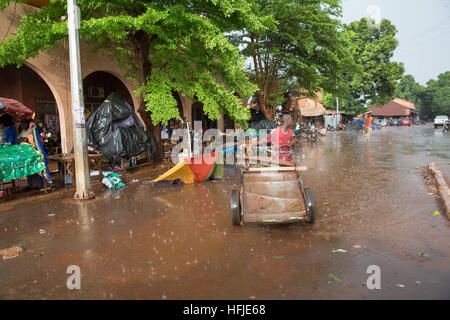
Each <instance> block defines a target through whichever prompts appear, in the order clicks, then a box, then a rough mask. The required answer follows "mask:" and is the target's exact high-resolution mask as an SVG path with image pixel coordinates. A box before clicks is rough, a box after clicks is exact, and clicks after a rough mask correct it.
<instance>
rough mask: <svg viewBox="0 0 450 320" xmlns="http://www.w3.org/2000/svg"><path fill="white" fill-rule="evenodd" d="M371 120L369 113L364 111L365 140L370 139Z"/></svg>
mask: <svg viewBox="0 0 450 320" xmlns="http://www.w3.org/2000/svg"><path fill="white" fill-rule="evenodd" d="M372 121H373V118H372V117H371V116H370V114H369V113H366V114H365V115H364V131H365V134H366V139H367V140H369V139H370V133H371V132H372Z"/></svg>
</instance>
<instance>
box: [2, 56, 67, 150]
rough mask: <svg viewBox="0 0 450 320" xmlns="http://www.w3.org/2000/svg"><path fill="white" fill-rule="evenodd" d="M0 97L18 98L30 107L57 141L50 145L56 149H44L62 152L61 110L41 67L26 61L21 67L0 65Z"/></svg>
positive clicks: (62, 113) (54, 92)
mask: <svg viewBox="0 0 450 320" xmlns="http://www.w3.org/2000/svg"><path fill="white" fill-rule="evenodd" d="M0 96H1V97H5V98H11V99H15V100H17V101H20V102H22V103H23V104H24V105H25V106H27V107H28V108H30V109H31V110H33V111H34V112H35V113H36V117H35V119H36V121H37V122H38V123H39V124H40V125H41V127H43V128H44V127H45V128H47V129H48V131H50V132H52V133H53V134H54V135H55V138H56V140H57V141H56V142H55V143H54V144H51V146H52V147H57V148H56V149H55V150H51V149H49V150H47V152H49V153H52V152H54V153H58V152H61V141H62V140H61V138H64V137H63V136H64V130H65V124H64V123H61V121H60V119H64V111H63V109H62V105H61V102H60V100H59V96H57V95H56V91H55V89H54V88H53V86H52V84H51V83H49V82H48V81H46V80H45V79H44V77H43V74H42V72H40V70H38V69H37V68H36V67H35V66H33V65H31V64H29V63H27V62H26V63H24V65H23V66H22V67H21V68H16V67H15V66H6V67H5V68H0Z"/></svg>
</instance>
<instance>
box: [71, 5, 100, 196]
mask: <svg viewBox="0 0 450 320" xmlns="http://www.w3.org/2000/svg"><path fill="white" fill-rule="evenodd" d="M79 12H80V11H79V8H78V6H77V1H76V0H67V17H68V19H67V25H68V29H69V56H70V90H71V93H72V95H71V96H72V116H73V138H74V157H75V182H76V188H77V189H76V190H77V191H76V193H75V196H74V198H75V199H77V200H87V199H91V198H93V197H94V196H95V195H94V193H93V192H92V186H91V178H90V175H89V162H88V152H87V141H86V119H85V117H84V97H83V78H82V76H81V59H80V37H79V34H78V29H79V28H80V14H79Z"/></svg>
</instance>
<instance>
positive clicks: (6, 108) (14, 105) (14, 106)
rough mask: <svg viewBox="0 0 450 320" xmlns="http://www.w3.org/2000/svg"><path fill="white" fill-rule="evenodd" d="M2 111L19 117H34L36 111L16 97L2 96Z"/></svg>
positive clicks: (0, 102)
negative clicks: (15, 98)
mask: <svg viewBox="0 0 450 320" xmlns="http://www.w3.org/2000/svg"><path fill="white" fill-rule="evenodd" d="M0 112H4V113H6V114H9V115H10V116H11V117H13V118H17V119H33V118H34V112H33V111H32V110H31V109H29V108H27V107H25V106H24V105H23V104H22V103H20V102H19V101H17V100H14V99H8V98H1V97H0Z"/></svg>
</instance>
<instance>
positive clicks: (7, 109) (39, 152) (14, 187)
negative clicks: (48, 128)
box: [0, 97, 52, 197]
mask: <svg viewBox="0 0 450 320" xmlns="http://www.w3.org/2000/svg"><path fill="white" fill-rule="evenodd" d="M34 116H35V113H34V112H33V111H32V110H30V109H29V108H27V107H26V106H25V105H23V104H22V103H20V102H19V101H16V100H13V99H8V98H1V97H0V119H2V120H4V119H6V118H9V119H14V120H15V121H17V120H30V121H31V124H30V126H29V128H27V129H28V130H29V131H28V132H29V135H28V136H27V137H26V140H27V144H17V132H16V128H15V126H14V125H13V123H10V124H9V126H8V128H6V129H5V132H6V131H7V130H10V131H13V132H14V133H15V137H14V141H13V140H11V141H10V140H7V139H5V140H2V141H1V144H0V197H4V196H10V195H11V194H12V193H15V192H17V191H18V190H19V188H20V180H23V179H22V178H24V177H27V182H26V184H27V185H28V186H40V187H44V186H45V184H46V183H47V182H48V183H52V180H51V178H50V174H49V172H48V167H47V162H48V158H47V155H46V153H45V151H44V150H43V145H42V141H41V139H40V137H39V133H38V130H37V126H36V124H35V123H34V122H33V119H34ZM2 123H3V121H2ZM5 141H7V143H5Z"/></svg>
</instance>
